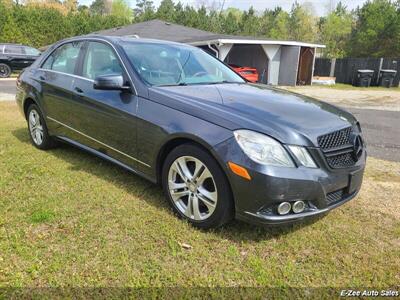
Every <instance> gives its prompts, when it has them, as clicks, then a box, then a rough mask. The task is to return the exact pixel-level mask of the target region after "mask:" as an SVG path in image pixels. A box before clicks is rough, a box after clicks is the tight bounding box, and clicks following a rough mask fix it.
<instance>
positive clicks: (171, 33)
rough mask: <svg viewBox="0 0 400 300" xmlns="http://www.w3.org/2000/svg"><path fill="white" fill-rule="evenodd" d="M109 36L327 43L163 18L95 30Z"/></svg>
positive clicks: (201, 41)
mask: <svg viewBox="0 0 400 300" xmlns="http://www.w3.org/2000/svg"><path fill="white" fill-rule="evenodd" d="M94 34H102V35H108V36H132V37H133V36H138V37H140V38H150V39H159V40H166V41H173V42H180V43H186V44H190V45H194V46H204V45H208V44H221V43H222V44H263V45H287V46H304V47H316V48H325V45H319V44H312V43H303V42H298V41H279V40H270V39H265V38H260V37H249V36H239V35H227V34H217V33H213V32H209V31H204V30H200V29H195V28H191V27H187V26H182V25H178V24H173V23H169V22H165V21H161V20H151V21H146V22H142V23H135V24H132V25H128V26H124V27H116V28H111V29H106V30H101V31H97V32H94Z"/></svg>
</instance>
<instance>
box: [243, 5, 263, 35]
mask: <svg viewBox="0 0 400 300" xmlns="http://www.w3.org/2000/svg"><path fill="white" fill-rule="evenodd" d="M259 25H260V24H259V18H258V17H257V16H256V12H255V10H254V8H253V6H251V7H250V8H249V10H248V11H245V12H244V13H243V16H242V19H241V33H242V34H244V35H252V36H255V35H257V33H258V31H259V29H260V26H259Z"/></svg>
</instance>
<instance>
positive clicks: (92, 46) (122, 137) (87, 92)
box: [66, 41, 138, 168]
mask: <svg viewBox="0 0 400 300" xmlns="http://www.w3.org/2000/svg"><path fill="white" fill-rule="evenodd" d="M81 62H82V64H81V68H80V70H79V77H77V78H75V80H74V83H73V97H72V105H70V106H69V107H68V110H67V111H66V113H67V114H68V115H69V117H70V124H71V126H72V127H74V128H75V129H76V130H78V131H79V132H81V133H82V134H81V139H80V141H81V142H82V143H84V144H86V145H88V146H89V147H91V148H94V149H96V150H98V151H100V152H102V153H104V154H106V155H108V156H111V157H113V158H115V159H117V160H119V161H121V162H123V163H124V164H126V165H129V166H131V167H134V168H135V167H136V163H137V160H136V107H137V101H138V99H137V96H136V95H135V94H134V93H133V92H126V91H119V90H96V89H94V88H93V83H94V80H95V79H96V77H97V76H103V75H122V76H123V77H124V81H125V82H126V85H130V84H131V83H130V79H129V78H128V74H127V73H126V70H125V68H124V67H123V64H122V62H121V60H120V58H119V56H118V54H117V53H116V51H115V50H114V48H113V47H112V46H111V45H110V44H108V43H106V42H101V41H90V42H87V43H86V44H85V55H83V57H82V60H81Z"/></svg>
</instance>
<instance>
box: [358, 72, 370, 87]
mask: <svg viewBox="0 0 400 300" xmlns="http://www.w3.org/2000/svg"><path fill="white" fill-rule="evenodd" d="M372 76H374V70H357V77H356V79H355V80H354V81H353V85H354V86H361V87H369V86H370V85H371V80H372Z"/></svg>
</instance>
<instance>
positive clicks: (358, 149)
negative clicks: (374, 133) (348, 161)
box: [353, 135, 363, 161]
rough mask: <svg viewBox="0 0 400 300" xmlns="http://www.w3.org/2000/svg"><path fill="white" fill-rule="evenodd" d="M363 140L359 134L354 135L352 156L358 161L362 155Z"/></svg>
mask: <svg viewBox="0 0 400 300" xmlns="http://www.w3.org/2000/svg"><path fill="white" fill-rule="evenodd" d="M362 151H363V142H362V139H361V136H360V135H356V136H355V137H354V140H353V156H354V159H355V160H356V161H358V160H359V159H360V157H361V155H362Z"/></svg>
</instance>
